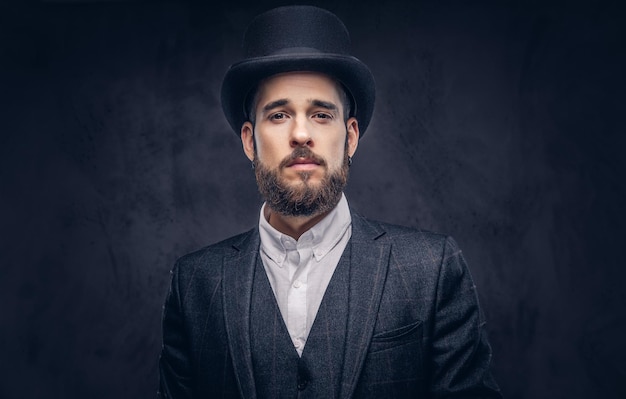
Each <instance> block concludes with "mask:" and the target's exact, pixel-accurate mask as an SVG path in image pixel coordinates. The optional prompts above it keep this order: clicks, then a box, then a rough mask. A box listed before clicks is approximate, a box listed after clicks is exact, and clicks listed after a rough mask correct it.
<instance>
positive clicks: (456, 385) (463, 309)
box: [431, 238, 502, 398]
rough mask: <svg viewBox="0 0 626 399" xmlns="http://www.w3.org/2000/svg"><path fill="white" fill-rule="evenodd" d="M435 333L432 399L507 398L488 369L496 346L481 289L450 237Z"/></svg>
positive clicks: (440, 277) (440, 285)
mask: <svg viewBox="0 0 626 399" xmlns="http://www.w3.org/2000/svg"><path fill="white" fill-rule="evenodd" d="M432 334H433V335H432V337H433V341H432V355H433V356H432V363H431V366H432V370H433V372H432V375H431V378H432V380H431V394H432V396H433V397H435V398H501V397H502V396H501V394H500V390H499V388H498V386H497V384H496V382H495V381H494V379H493V377H492V376H491V372H490V370H489V368H490V363H491V347H490V346H489V342H488V340H487V335H486V332H485V321H484V318H483V314H482V311H481V310H480V306H479V303H478V297H477V294H476V286H475V285H474V283H473V281H472V277H471V275H470V272H469V270H468V268H467V265H466V263H465V260H464V259H463V256H462V255H461V251H460V249H459V248H458V247H457V244H456V243H455V242H454V240H452V239H451V238H448V239H447V240H446V243H445V247H444V251H443V256H442V260H441V267H440V270H439V279H438V283H437V295H436V305H435V319H434V327H433V332H432Z"/></svg>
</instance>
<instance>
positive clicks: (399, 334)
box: [369, 320, 422, 353]
mask: <svg viewBox="0 0 626 399" xmlns="http://www.w3.org/2000/svg"><path fill="white" fill-rule="evenodd" d="M421 337H422V321H421V320H417V321H415V322H413V323H411V324H407V325H406V326H402V327H399V328H394V329H393V330H388V331H383V332H380V333H377V334H374V336H373V337H372V342H371V344H370V349H369V353H373V352H379V351H382V350H386V349H390V348H394V347H396V346H402V345H405V344H408V343H411V342H415V341H419V340H421Z"/></svg>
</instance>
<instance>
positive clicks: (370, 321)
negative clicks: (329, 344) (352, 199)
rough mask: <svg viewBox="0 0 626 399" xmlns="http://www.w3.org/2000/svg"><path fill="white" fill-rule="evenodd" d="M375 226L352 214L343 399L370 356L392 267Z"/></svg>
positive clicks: (384, 245)
mask: <svg viewBox="0 0 626 399" xmlns="http://www.w3.org/2000/svg"><path fill="white" fill-rule="evenodd" d="M384 234H385V232H384V231H383V230H382V229H381V228H380V227H379V226H376V225H373V224H371V223H369V222H368V221H366V220H365V219H363V218H362V217H361V216H359V215H358V214H355V213H354V212H353V213H352V238H351V240H350V245H351V255H352V256H351V261H350V281H349V284H350V287H349V293H348V309H349V310H348V327H347V332H346V346H345V354H344V368H343V375H342V379H341V381H342V389H341V398H346V399H347V398H350V397H351V396H352V394H353V392H354V389H355V388H356V384H357V383H358V378H359V375H360V374H361V369H362V367H363V363H364V361H365V357H366V355H367V350H368V348H369V344H370V340H371V338H372V335H373V332H374V325H375V324H376V318H377V315H378V308H379V305H380V300H381V297H382V292H383V287H384V286H385V280H386V278H387V270H388V268H389V255H390V249H391V243H390V242H388V241H387V240H386V239H385V237H384Z"/></svg>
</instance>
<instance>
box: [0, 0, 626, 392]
mask: <svg viewBox="0 0 626 399" xmlns="http://www.w3.org/2000/svg"><path fill="white" fill-rule="evenodd" d="M596 3H597V2H596ZM276 4H278V3H273V4H270V2H267V1H265V2H248V3H244V2H242V1H235V0H233V1H228V2H224V3H223V4H219V5H215V6H208V5H204V2H193V1H188V2H156V1H152V2H150V1H143V2H140V1H111V2H98V1H73V2H71V1H65V2H64V1H49V2H39V3H37V2H31V3H30V4H28V3H26V4H21V5H18V4H14V5H7V4H4V5H2V6H0V15H1V16H0V33H1V34H0V38H1V40H2V43H1V44H2V47H1V48H0V61H1V63H0V68H1V69H0V70H1V71H2V74H1V75H0V84H1V86H0V87H1V90H0V95H1V96H2V97H1V101H2V103H1V105H2V106H1V108H0V110H1V111H0V112H1V119H0V129H1V130H0V137H1V138H0V140H1V141H0V220H1V224H0V226H1V230H0V231H1V236H0V303H1V305H0V379H1V383H0V397H2V398H11V399H12V398H40V397H46V398H140V397H142V398H143V397H153V395H154V393H155V392H156V386H157V357H158V354H159V350H160V345H161V332H160V318H161V306H162V303H163V300H164V298H165V295H166V292H167V286H168V282H169V270H170V268H171V266H172V265H173V262H174V261H175V259H176V258H177V257H179V256H181V255H183V254H185V253H186V252H189V251H191V250H194V249H197V248H199V247H201V246H204V245H207V244H209V243H212V242H215V241H217V240H220V239H222V238H225V237H227V236H229V235H232V234H235V233H237V232H241V231H243V230H245V229H248V228H250V227H252V226H253V225H254V224H255V223H256V218H257V213H258V207H259V204H260V199H259V197H258V195H257V192H256V186H255V183H254V179H253V176H252V172H251V170H250V167H249V163H248V161H247V159H246V158H245V156H244V155H243V152H242V151H241V147H240V143H239V142H238V139H237V137H236V136H235V135H234V134H233V133H232V132H231V131H229V128H228V125H227V123H226V121H225V119H224V117H223V115H222V113H221V108H220V105H219V97H218V91H219V86H220V83H221V78H222V76H223V73H224V71H225V70H226V68H227V67H228V65H229V64H230V63H231V62H233V61H235V60H236V59H238V57H239V56H240V54H241V53H240V47H239V44H240V39H241V36H242V34H243V28H244V27H245V25H246V24H247V22H248V21H249V20H250V18H252V16H253V15H255V14H256V13H257V12H259V11H262V10H265V9H266V8H267V7H268V6H270V5H276ZM315 4H318V5H322V6H324V7H327V8H329V9H330V10H332V11H334V12H336V13H337V14H338V15H339V16H340V17H342V18H343V19H344V21H345V23H346V25H347V26H348V28H349V29H350V30H351V34H352V38H353V50H354V52H355V54H356V55H357V56H358V57H359V58H361V59H362V60H363V61H365V62H366V63H367V64H369V65H370V67H371V69H372V71H373V73H374V75H375V76H376V79H377V83H378V99H377V105H376V111H375V114H374V118H373V122H372V124H371V125H370V128H369V130H368V132H367V134H366V136H365V138H364V140H362V141H361V143H360V146H359V149H358V152H357V154H356V156H355V158H354V166H353V168H352V174H351V180H350V183H349V188H348V190H347V196H348V199H349V201H350V203H351V205H352V206H353V207H354V208H355V209H356V210H357V211H359V212H361V213H362V214H364V215H366V216H368V217H371V218H375V219H380V220H384V221H388V222H394V223H401V224H405V225H410V226H418V227H421V228H425V229H430V230H435V231H439V232H444V233H447V234H450V235H452V236H453V237H454V238H455V239H456V240H457V241H458V242H459V244H460V245H461V247H462V248H463V249H464V253H465V256H466V258H467V259H468V261H469V264H470V268H471V270H472V273H473V275H474V278H475V280H476V283H477V285H478V289H479V292H480V299H481V301H482V304H483V307H484V310H485V313H486V317H487V319H488V321H489V324H488V328H489V334H490V337H491V341H492V344H493V349H494V373H495V375H496V377H497V379H498V381H499V383H500V385H501V387H502V389H503V391H504V393H505V395H506V397H508V398H512V399H514V398H520V399H521V398H525V399H531V398H532V399H536V398H618V397H621V398H623V397H626V391H625V388H624V385H623V383H622V384H618V381H623V379H624V378H625V377H626V375H625V372H624V370H626V368H625V364H624V358H625V357H626V344H625V343H624V339H623V337H624V336H626V317H625V311H624V304H625V303H626V301H625V300H624V299H625V298H624V297H625V296H626V294H625V290H624V289H623V288H622V285H623V281H624V277H626V272H625V271H624V266H626V265H625V261H624V255H623V248H624V236H625V235H624V228H625V227H626V223H624V222H625V217H624V213H625V207H626V206H625V204H626V191H625V184H624V178H625V175H624V171H625V166H626V165H625V163H626V161H625V157H624V156H623V154H622V153H623V152H624V150H625V149H626V139H625V138H624V134H625V133H626V132H625V131H624V122H623V119H622V118H623V116H624V114H625V112H626V107H625V103H626V102H625V95H624V92H625V89H626V87H625V86H626V85H625V84H624V83H625V81H624V80H625V78H624V73H623V71H624V70H626V56H625V55H624V50H625V49H624V46H625V43H626V40H625V39H626V35H625V28H624V23H623V21H624V15H623V14H622V13H621V12H620V10H619V9H618V8H617V7H614V6H609V5H607V4H609V3H606V4H604V5H593V6H592V5H591V4H592V2H589V4H583V3H575V2H574V3H572V2H568V3H565V2H563V3H556V2H536V3H534V2H488V1H482V2H476V1H469V2H461V1H421V2H418V1H408V0H406V1H395V2H394V1H392V2H380V1H360V2H356V1H350V2H343V3H339V2H337V1H326V2H316V3H315ZM620 248H621V249H620Z"/></svg>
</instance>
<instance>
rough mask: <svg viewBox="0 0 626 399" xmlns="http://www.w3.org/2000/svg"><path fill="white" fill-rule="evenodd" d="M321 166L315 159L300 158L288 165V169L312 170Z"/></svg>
mask: <svg viewBox="0 0 626 399" xmlns="http://www.w3.org/2000/svg"><path fill="white" fill-rule="evenodd" d="M318 166H320V162H319V161H317V160H315V159H314V158H306V157H299V158H295V159H293V160H291V161H289V162H288V163H287V167H288V168H292V169H295V170H311V169H315V168H317V167H318Z"/></svg>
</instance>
